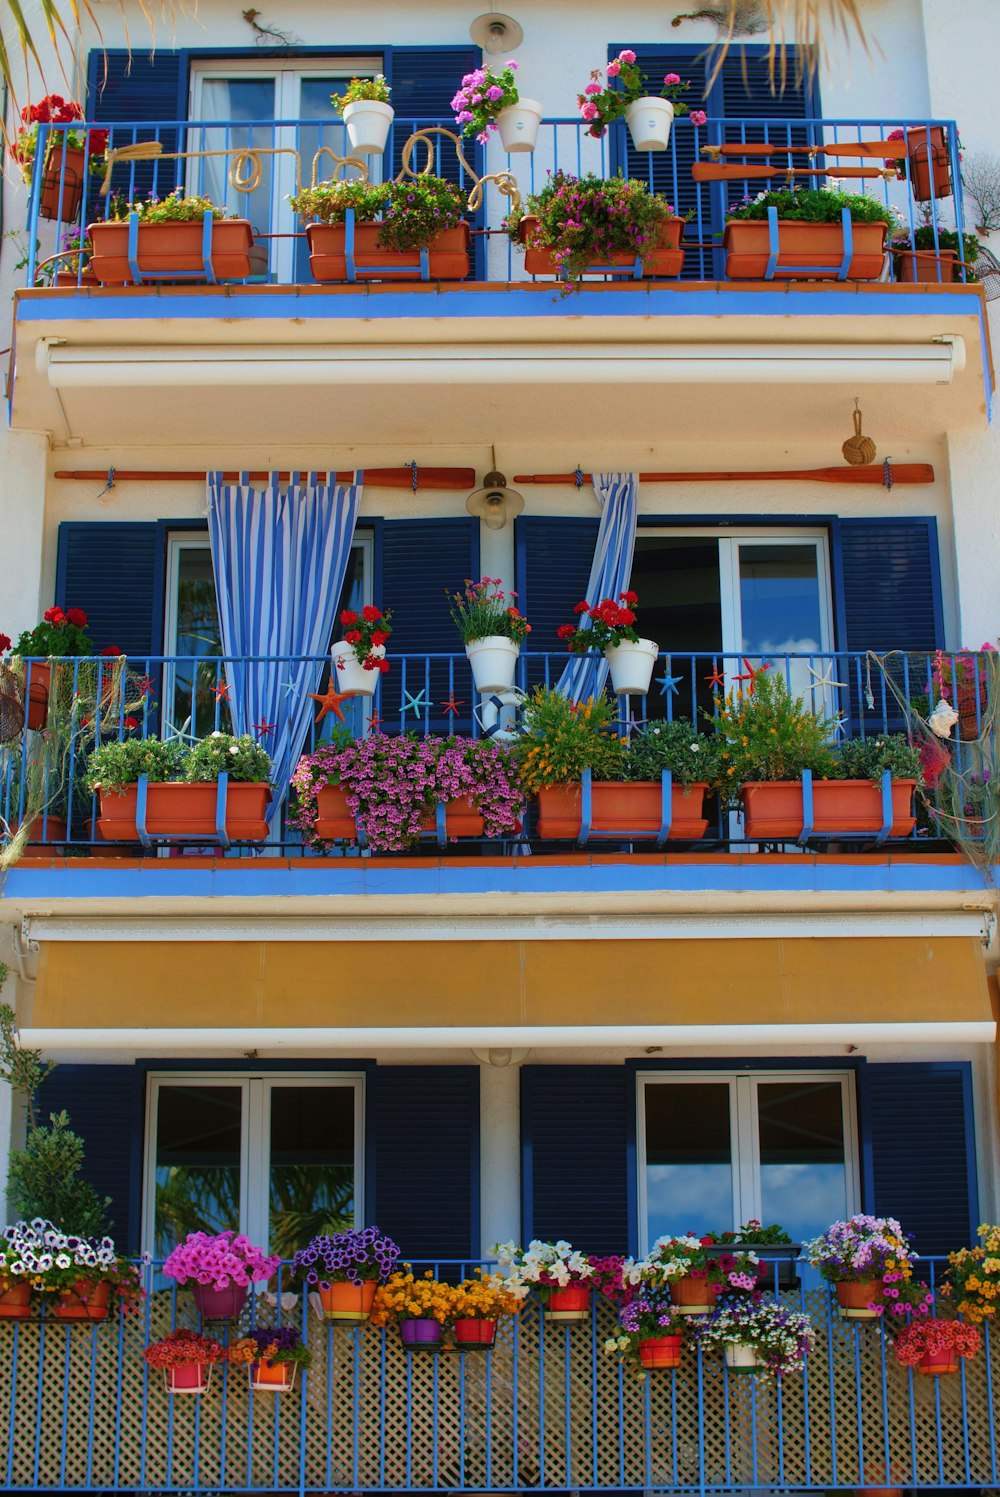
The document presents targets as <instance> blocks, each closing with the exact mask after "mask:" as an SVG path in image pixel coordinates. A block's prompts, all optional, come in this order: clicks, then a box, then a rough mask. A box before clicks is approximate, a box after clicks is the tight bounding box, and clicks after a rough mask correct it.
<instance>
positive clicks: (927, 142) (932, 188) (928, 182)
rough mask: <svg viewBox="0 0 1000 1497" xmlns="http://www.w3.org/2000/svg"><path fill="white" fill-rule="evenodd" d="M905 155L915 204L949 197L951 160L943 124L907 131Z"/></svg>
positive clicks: (921, 126) (920, 126)
mask: <svg viewBox="0 0 1000 1497" xmlns="http://www.w3.org/2000/svg"><path fill="white" fill-rule="evenodd" d="M906 154H907V156H908V157H909V162H910V188H911V190H912V192H913V196H914V198H915V199H916V201H917V202H918V203H928V202H930V200H931V199H932V198H949V197H951V193H952V183H951V160H950V158H949V155H948V142H947V140H946V138H945V133H944V126H943V125H931V126H930V127H929V128H927V127H925V126H923V125H917V126H916V127H915V128H914V129H912V130H907V132H906Z"/></svg>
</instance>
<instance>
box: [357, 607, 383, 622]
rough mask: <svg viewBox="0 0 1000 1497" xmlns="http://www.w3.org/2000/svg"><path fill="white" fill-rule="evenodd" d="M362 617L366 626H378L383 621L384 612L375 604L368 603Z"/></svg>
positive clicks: (363, 609) (362, 611)
mask: <svg viewBox="0 0 1000 1497" xmlns="http://www.w3.org/2000/svg"><path fill="white" fill-rule="evenodd" d="M361 617H362V618H363V619H364V621H365V623H366V624H378V623H381V620H382V610H381V609H380V608H376V607H375V605H374V603H366V604H365V606H364V608H362V610H361Z"/></svg>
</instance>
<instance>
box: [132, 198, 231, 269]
mask: <svg viewBox="0 0 1000 1497" xmlns="http://www.w3.org/2000/svg"><path fill="white" fill-rule="evenodd" d="M139 222H140V220H139V215H138V213H130V214H129V216H128V268H129V272H130V273H131V276H132V279H133V280H134V281H135V284H136V285H137V286H142V285H143V284H144V283H145V282H147V281H200V280H201V279H202V277H204V279H205V280H206V281H208V283H209V284H210V285H212V286H214V285H215V271H214V269H213V268H212V227H213V225H214V223H215V214H214V213H206V214H205V217H204V218H203V219H202V221H201V260H202V263H201V268H200V269H199V270H145V271H144V270H140V269H139Z"/></svg>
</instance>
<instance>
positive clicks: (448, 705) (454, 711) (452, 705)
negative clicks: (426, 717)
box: [439, 692, 465, 717]
mask: <svg viewBox="0 0 1000 1497" xmlns="http://www.w3.org/2000/svg"><path fill="white" fill-rule="evenodd" d="M439 705H440V706H442V707H443V708H444V710H445V711H446V712H450V713H451V715H452V717H457V716H458V709H459V707H464V706H465V698H464V697H459V699H458V701H457V702H456V701H455V693H454V692H452V694H451V696H450V697H449V698H448V700H447V701H446V702H441V703H440V704H439Z"/></svg>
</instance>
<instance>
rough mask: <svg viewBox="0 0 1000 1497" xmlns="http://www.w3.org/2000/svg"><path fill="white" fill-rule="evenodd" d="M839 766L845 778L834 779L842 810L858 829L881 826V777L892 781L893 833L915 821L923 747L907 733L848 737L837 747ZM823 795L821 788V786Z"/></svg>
mask: <svg viewBox="0 0 1000 1497" xmlns="http://www.w3.org/2000/svg"><path fill="white" fill-rule="evenodd" d="M837 768H838V770H839V773H840V775H841V776H842V778H840V779H838V780H836V781H834V784H835V785H836V793H837V800H838V805H839V808H840V813H841V814H842V815H843V817H844V820H845V823H846V824H847V825H849V826H850V827H851V828H853V829H854V830H855V831H861V832H877V831H879V830H881V827H882V824H883V820H884V814H885V813H884V811H883V809H882V778H883V776H884V775H885V774H886V773H888V774H889V777H890V779H891V781H892V787H891V788H892V824H891V828H890V831H891V834H892V836H894V837H905V836H908V835H909V833H910V832H912V830H913V828H914V825H915V824H916V818H915V816H914V813H913V792H914V791H915V790H916V788H917V786H918V785H920V784H922V783H923V766H922V765H921V762H920V750H919V749H918V748H915V747H914V745H913V744H912V743H911V742H910V740H909V739H908V738H907V736H906V734H905V733H880V734H873V735H872V736H871V737H869V738H848V739H845V740H844V742H843V743H841V744H840V745H839V747H838V748H837ZM821 798H822V789H821Z"/></svg>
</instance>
